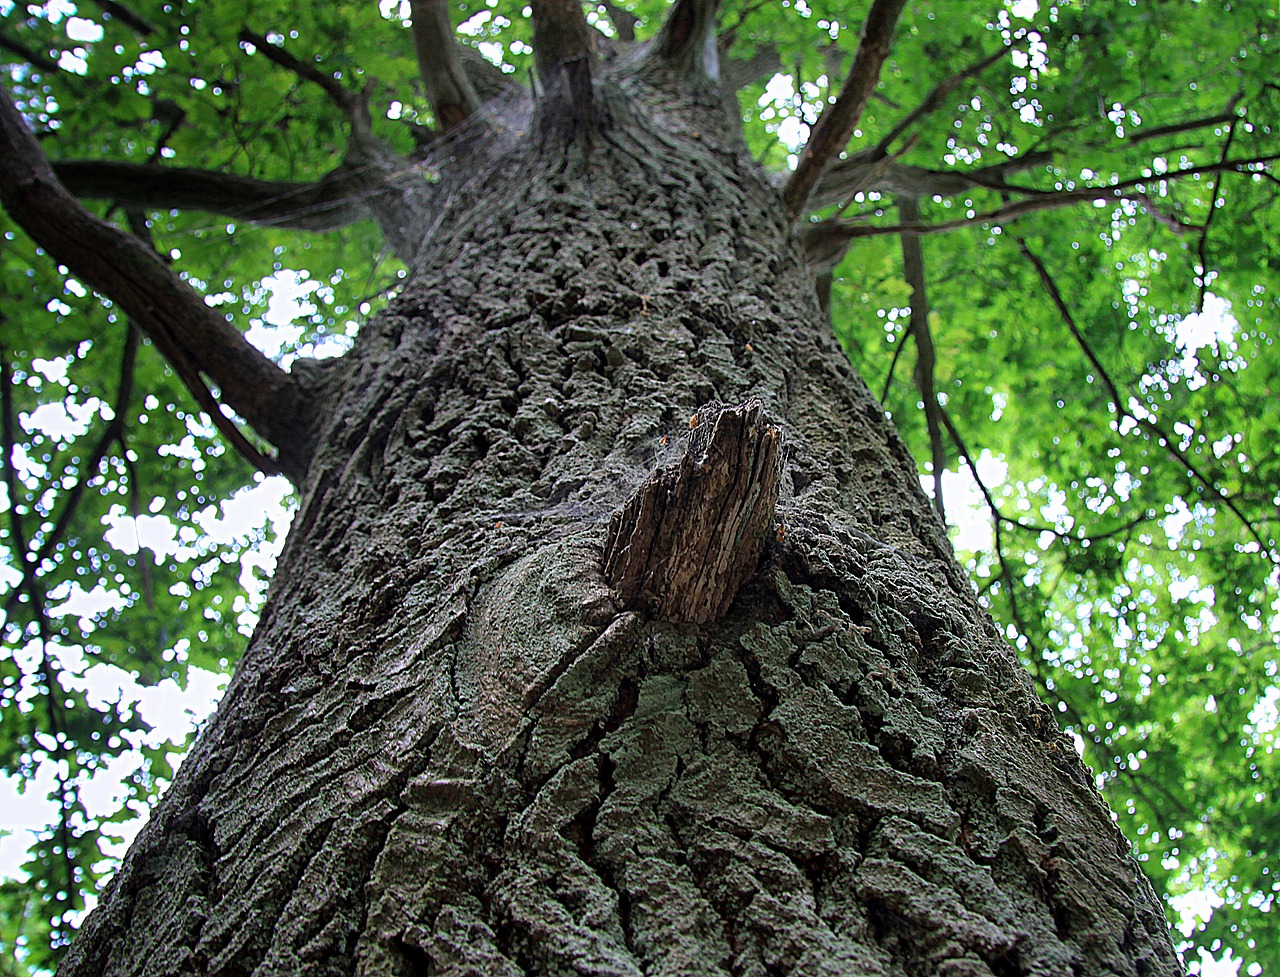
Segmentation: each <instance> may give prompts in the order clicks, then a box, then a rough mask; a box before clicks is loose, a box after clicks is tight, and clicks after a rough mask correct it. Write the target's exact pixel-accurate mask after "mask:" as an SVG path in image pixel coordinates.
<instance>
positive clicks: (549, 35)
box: [531, 0, 595, 94]
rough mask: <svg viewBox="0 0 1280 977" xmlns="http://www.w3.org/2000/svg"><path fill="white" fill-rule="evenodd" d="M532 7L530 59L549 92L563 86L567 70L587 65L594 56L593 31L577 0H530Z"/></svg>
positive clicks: (559, 89) (557, 91) (587, 67)
mask: <svg viewBox="0 0 1280 977" xmlns="http://www.w3.org/2000/svg"><path fill="white" fill-rule="evenodd" d="M531 7H532V10H533V62H534V67H535V68H536V69H537V71H538V80H539V81H541V82H542V87H543V89H544V90H545V91H546V92H547V93H548V94H552V93H561V92H563V91H564V89H565V80H566V79H565V76H566V74H576V73H578V72H577V70H576V69H577V68H578V67H579V66H581V67H584V68H586V69H588V74H589V68H590V65H591V63H592V62H593V61H594V60H595V32H594V31H592V30H591V26H590V25H589V24H588V23H587V18H586V17H585V16H584V15H583V13H582V4H581V3H579V2H578V0H531Z"/></svg>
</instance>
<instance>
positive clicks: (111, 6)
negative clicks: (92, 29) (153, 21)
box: [94, 0, 156, 37]
mask: <svg viewBox="0 0 1280 977" xmlns="http://www.w3.org/2000/svg"><path fill="white" fill-rule="evenodd" d="M94 3H95V4H96V5H97V6H98V7H99V8H100V9H101V10H102V12H103V13H105V14H107V15H108V16H110V17H114V18H115V19H116V20H118V21H120V22H121V23H122V24H128V25H129V29H130V30H132V31H133V32H134V33H135V34H141V35H142V36H143V37H149V36H150V35H152V34H154V33H155V32H156V29H155V28H154V27H152V26H151V25H150V24H149V23H147V21H145V20H144V19H143V18H142V17H141V16H139V15H138V14H136V13H134V12H133V11H132V10H130V9H129V8H128V7H126V6H125V5H124V4H122V3H119V2H118V0H94Z"/></svg>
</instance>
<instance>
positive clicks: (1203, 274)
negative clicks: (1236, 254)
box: [1195, 121, 1236, 312]
mask: <svg viewBox="0 0 1280 977" xmlns="http://www.w3.org/2000/svg"><path fill="white" fill-rule="evenodd" d="M1235 138H1236V126H1235V122H1234V121H1233V122H1232V123H1231V125H1229V126H1227V138H1226V140H1225V141H1224V142H1223V144H1222V162H1224V163H1225V162H1226V161H1227V157H1228V156H1230V155H1231V144H1232V143H1233V142H1235ZM1221 187H1222V172H1221V171H1219V172H1218V173H1216V174H1215V175H1214V177H1213V189H1212V191H1211V192H1210V194H1209V216H1208V217H1206V218H1205V219H1204V226H1203V227H1202V228H1201V229H1200V245H1199V247H1197V248H1196V257H1197V259H1198V260H1199V262H1200V294H1199V295H1198V296H1197V297H1196V306H1195V311H1196V312H1203V311H1204V300H1205V296H1206V295H1208V294H1209V228H1210V227H1212V226H1213V218H1214V215H1215V214H1217V213H1218V190H1219V189H1220V188H1221Z"/></svg>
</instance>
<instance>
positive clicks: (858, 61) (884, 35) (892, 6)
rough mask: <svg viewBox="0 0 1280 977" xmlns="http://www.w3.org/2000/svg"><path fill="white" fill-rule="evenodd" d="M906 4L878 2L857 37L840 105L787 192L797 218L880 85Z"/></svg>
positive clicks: (812, 139)
mask: <svg viewBox="0 0 1280 977" xmlns="http://www.w3.org/2000/svg"><path fill="white" fill-rule="evenodd" d="M905 6H906V0H874V2H873V3H872V4H871V10H870V11H869V12H868V13H867V19H866V21H864V22H863V25H862V34H861V35H860V36H859V38H858V50H857V52H856V53H855V54H854V56H853V67H852V68H850V70H849V76H848V78H846V79H845V82H844V87H843V88H841V90H840V94H839V96H838V97H837V98H836V100H835V103H834V104H832V105H828V106H827V107H826V108H825V109H823V111H822V115H821V116H820V117H819V118H818V121H817V124H816V125H814V127H813V131H812V132H811V133H810V135H809V141H808V142H807V143H805V147H804V149H803V150H802V151H801V153H800V161H799V162H798V163H797V164H796V168H795V170H794V171H793V172H792V174H791V177H790V178H789V179H788V180H787V182H786V185H785V186H784V187H783V188H782V201H783V203H784V204H785V205H786V208H787V210H788V211H790V212H791V214H793V215H795V216H799V215H800V214H802V213H804V211H805V208H806V205H807V203H808V200H809V194H810V193H812V192H813V188H814V187H815V186H816V185H817V183H818V178H819V177H821V176H822V171H823V170H824V169H826V167H827V163H828V162H830V161H831V160H832V159H833V158H834V157H836V156H837V155H839V154H840V153H841V152H843V151H844V148H845V146H847V145H848V144H849V138H850V137H851V136H852V135H853V130H854V129H855V128H856V127H857V125H858V120H859V119H860V118H861V117H862V112H863V109H864V108H866V105H867V99H868V98H870V97H871V93H872V92H873V91H874V90H875V87H876V85H877V84H879V81H880V68H881V66H882V65H883V64H884V61H885V59H886V58H887V57H888V56H889V50H890V47H891V45H892V42H893V32H894V28H895V27H896V26H897V24H898V17H899V16H900V15H901V14H902V9H903V7H905Z"/></svg>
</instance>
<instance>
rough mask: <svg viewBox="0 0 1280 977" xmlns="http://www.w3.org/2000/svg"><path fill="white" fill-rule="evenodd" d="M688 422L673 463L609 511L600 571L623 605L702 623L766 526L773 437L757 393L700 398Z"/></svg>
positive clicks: (724, 601) (754, 556)
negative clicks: (738, 398)
mask: <svg viewBox="0 0 1280 977" xmlns="http://www.w3.org/2000/svg"><path fill="white" fill-rule="evenodd" d="M689 423H690V427H691V434H690V436H689V444H688V446H687V447H686V450H685V454H684V457H683V458H682V459H681V461H680V462H679V464H676V465H671V466H669V467H667V468H663V469H661V470H659V471H658V472H656V473H654V474H653V475H651V476H650V477H649V479H648V480H647V481H645V483H644V484H643V485H641V486H640V489H639V490H638V491H637V492H636V494H635V495H634V496H632V498H631V499H630V500H628V501H627V503H626V504H625V505H624V506H623V507H622V508H621V509H620V510H618V511H617V512H615V513H614V515H613V517H612V519H610V521H609V531H608V535H607V537H606V539H605V547H604V572H605V577H606V578H607V579H608V581H609V583H610V584H612V585H613V586H614V587H615V588H616V589H617V590H618V592H619V595H620V596H621V598H622V601H623V603H624V604H626V605H627V606H628V607H631V608H634V609H636V610H641V611H645V612H647V613H650V614H653V615H654V616H655V617H658V618H660V619H662V620H665V621H673V622H692V623H694V624H706V623H707V622H709V621H714V620H716V619H717V618H719V617H721V616H722V615H723V614H724V613H725V612H726V611H727V610H728V609H729V606H730V605H731V604H732V603H733V600H734V598H735V597H736V596H737V594H738V590H739V589H740V588H741V587H742V585H743V584H744V583H745V582H746V581H747V580H748V579H749V578H750V577H751V575H752V574H753V573H755V569H756V564H757V563H758V562H759V560H760V552H761V550H762V548H763V546H764V542H765V539H766V537H767V536H768V535H769V533H770V532H772V530H773V528H774V521H773V520H774V508H775V506H776V505H777V502H778V449H779V447H780V441H781V438H780V435H779V433H778V429H777V428H775V427H774V426H772V425H771V424H770V423H769V421H768V418H766V417H765V414H764V406H763V405H762V404H761V403H760V401H758V400H749V401H747V402H746V403H744V404H740V405H738V406H737V407H728V408H726V407H724V406H723V405H722V404H718V403H711V404H706V405H704V406H703V407H701V408H699V409H698V411H697V413H695V414H694V415H693V417H692V418H691V419H690V422H689Z"/></svg>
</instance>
